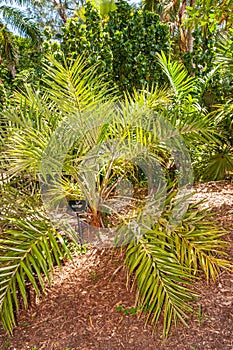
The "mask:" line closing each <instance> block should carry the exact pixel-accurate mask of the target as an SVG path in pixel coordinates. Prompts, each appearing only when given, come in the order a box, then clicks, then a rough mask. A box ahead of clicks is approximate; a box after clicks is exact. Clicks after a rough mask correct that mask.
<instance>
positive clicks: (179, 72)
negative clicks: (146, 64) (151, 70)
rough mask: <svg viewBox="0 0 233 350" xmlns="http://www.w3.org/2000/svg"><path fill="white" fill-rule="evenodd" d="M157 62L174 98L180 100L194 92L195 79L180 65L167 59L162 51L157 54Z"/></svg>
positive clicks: (169, 58)
mask: <svg viewBox="0 0 233 350" xmlns="http://www.w3.org/2000/svg"><path fill="white" fill-rule="evenodd" d="M157 60H158V64H159V65H160V67H161V68H162V70H163V72H164V73H165V75H166V76H167V78H168V80H169V83H170V87H171V89H172V92H173V94H174V96H175V97H177V98H178V99H179V100H180V99H181V98H182V97H184V96H186V95H188V94H189V93H190V92H192V91H194V90H195V78H194V77H190V76H189V75H188V71H187V70H186V69H185V67H184V65H183V64H182V63H179V62H177V61H171V57H170V56H168V58H167V57H166V56H165V54H164V52H163V51H162V52H161V54H157Z"/></svg>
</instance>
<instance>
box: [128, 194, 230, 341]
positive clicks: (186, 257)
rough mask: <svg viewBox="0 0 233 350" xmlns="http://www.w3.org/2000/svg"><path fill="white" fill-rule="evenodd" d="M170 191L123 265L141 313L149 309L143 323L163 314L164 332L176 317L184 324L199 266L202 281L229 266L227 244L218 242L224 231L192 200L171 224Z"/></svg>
mask: <svg viewBox="0 0 233 350" xmlns="http://www.w3.org/2000/svg"><path fill="white" fill-rule="evenodd" d="M174 195H175V191H172V192H171V193H170V195H169V196H168V198H167V204H166V209H165V211H164V213H163V214H162V216H161V217H160V218H159V219H158V222H157V223H156V224H155V225H154V227H153V228H152V229H151V230H148V229H144V233H143V234H142V237H141V238H139V239H138V240H134V241H132V242H131V243H130V244H129V246H128V248H127V250H126V264H127V265H128V267H129V273H130V274H132V273H134V284H135V283H136V285H137V292H138V295H137V298H136V302H137V304H138V305H139V307H140V310H141V312H142V311H144V310H146V311H147V312H148V316H147V322H148V321H149V320H150V321H151V322H152V323H153V325H154V326H156V324H157V323H158V321H159V319H160V318H162V317H163V320H164V322H163V324H164V329H163V333H164V336H167V335H168V334H169V331H170V328H171V325H172V323H173V322H174V324H175V325H176V323H177V320H178V319H179V320H180V321H181V322H182V323H184V324H186V317H187V313H189V312H190V311H191V310H192V307H191V304H190V303H189V302H190V301H191V300H192V298H193V296H194V294H193V293H192V291H191V289H190V287H187V285H190V283H191V282H192V281H193V279H195V277H198V275H199V272H200V271H201V270H202V271H203V272H204V274H205V276H206V279H207V281H209V280H210V279H213V280H216V278H217V276H218V274H219V272H220V270H221V269H223V268H224V269H229V270H232V264H231V262H230V261H229V260H227V259H226V257H227V254H226V253H224V251H223V248H225V247H226V245H227V243H226V242H225V241H224V240H222V236H223V235H224V234H225V233H224V232H223V231H222V230H220V229H219V228H216V227H215V226H214V224H213V223H211V222H208V221H207V219H208V214H206V212H204V211H202V210H200V209H198V207H196V204H192V205H191V206H190V207H189V209H188V211H187V213H186V214H185V216H184V219H183V220H182V222H180V224H179V225H178V226H177V227H171V225H170V215H171V211H172V201H173V198H174ZM169 203H170V204H169ZM224 257H225V258H224ZM140 314H141V313H140Z"/></svg>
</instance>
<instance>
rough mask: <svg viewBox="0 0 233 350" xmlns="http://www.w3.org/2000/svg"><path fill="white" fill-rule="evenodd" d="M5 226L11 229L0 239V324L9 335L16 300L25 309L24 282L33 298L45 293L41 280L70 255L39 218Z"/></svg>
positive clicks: (11, 221) (58, 235) (34, 217)
mask: <svg viewBox="0 0 233 350" xmlns="http://www.w3.org/2000/svg"><path fill="white" fill-rule="evenodd" d="M9 222H10V226H11V227H12V228H11V229H6V230H5V231H4V232H3V233H2V234H1V237H0V245H1V250H0V285H1V288H0V320H1V322H2V324H3V326H4V328H5V329H6V330H7V331H8V332H9V333H12V327H13V326H14V325H15V322H16V321H15V311H16V310H18V308H19V298H22V300H23V303H24V306H25V307H27V306H28V282H30V284H31V285H32V286H33V289H34V290H35V292H36V294H37V295H40V293H41V292H45V278H46V280H47V281H48V283H50V282H51V274H52V273H53V269H54V266H55V265H58V266H60V262H61V259H63V258H64V256H65V255H67V256H69V257H70V253H69V249H68V248H67V246H66V244H65V242H64V240H63V238H62V236H61V234H59V233H58V232H57V231H56V230H55V229H53V228H52V227H51V226H50V224H49V222H48V221H47V220H46V219H45V218H44V217H43V216H41V214H39V213H37V215H36V214H35V213H34V216H33V217H30V218H28V219H26V220H22V219H16V218H12V219H11V220H10V219H9Z"/></svg>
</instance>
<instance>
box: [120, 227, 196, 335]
mask: <svg viewBox="0 0 233 350" xmlns="http://www.w3.org/2000/svg"><path fill="white" fill-rule="evenodd" d="M126 264H127V265H128V266H129V272H130V273H133V272H135V282H136V283H137V290H138V298H137V300H136V301H137V304H138V305H140V308H141V312H142V311H143V310H144V311H147V312H148V316H147V321H146V322H148V321H149V319H151V322H152V323H153V326H154V327H155V326H156V325H157V323H158V321H159V319H160V317H162V315H163V319H164V322H163V323H164V327H163V334H164V336H165V337H167V335H168V333H169V331H170V328H171V324H172V322H173V321H174V323H175V324H176V323H177V320H178V319H180V320H181V321H182V322H183V323H184V324H186V322H185V318H186V313H187V312H190V311H191V310H192V308H191V307H190V305H189V304H188V303H187V302H188V301H191V300H192V293H191V291H190V289H189V288H187V287H186V286H185V284H187V283H188V281H189V280H190V279H191V275H190V274H189V273H188V272H187V271H185V268H184V267H183V266H181V265H180V264H179V262H178V260H177V258H176V256H175V255H174V254H173V252H171V251H170V249H169V244H168V243H166V234H165V233H164V232H161V230H159V231H157V229H153V230H151V231H150V232H148V233H147V234H146V235H145V236H144V237H143V238H142V239H140V240H139V242H138V243H137V244H136V245H135V244H133V243H131V244H130V245H129V246H128V248H127V250H126Z"/></svg>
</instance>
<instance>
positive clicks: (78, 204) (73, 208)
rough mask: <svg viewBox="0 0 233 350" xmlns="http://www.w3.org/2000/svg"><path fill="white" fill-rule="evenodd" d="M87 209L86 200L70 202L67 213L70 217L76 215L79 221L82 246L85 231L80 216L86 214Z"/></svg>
mask: <svg viewBox="0 0 233 350" xmlns="http://www.w3.org/2000/svg"><path fill="white" fill-rule="evenodd" d="M86 208H87V201H86V200H82V199H80V200H70V201H68V208H67V213H68V214H70V215H74V214H73V213H76V215H77V220H78V234H79V239H80V244H81V245H83V230H82V225H81V222H80V217H79V214H82V213H85V211H86Z"/></svg>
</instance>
